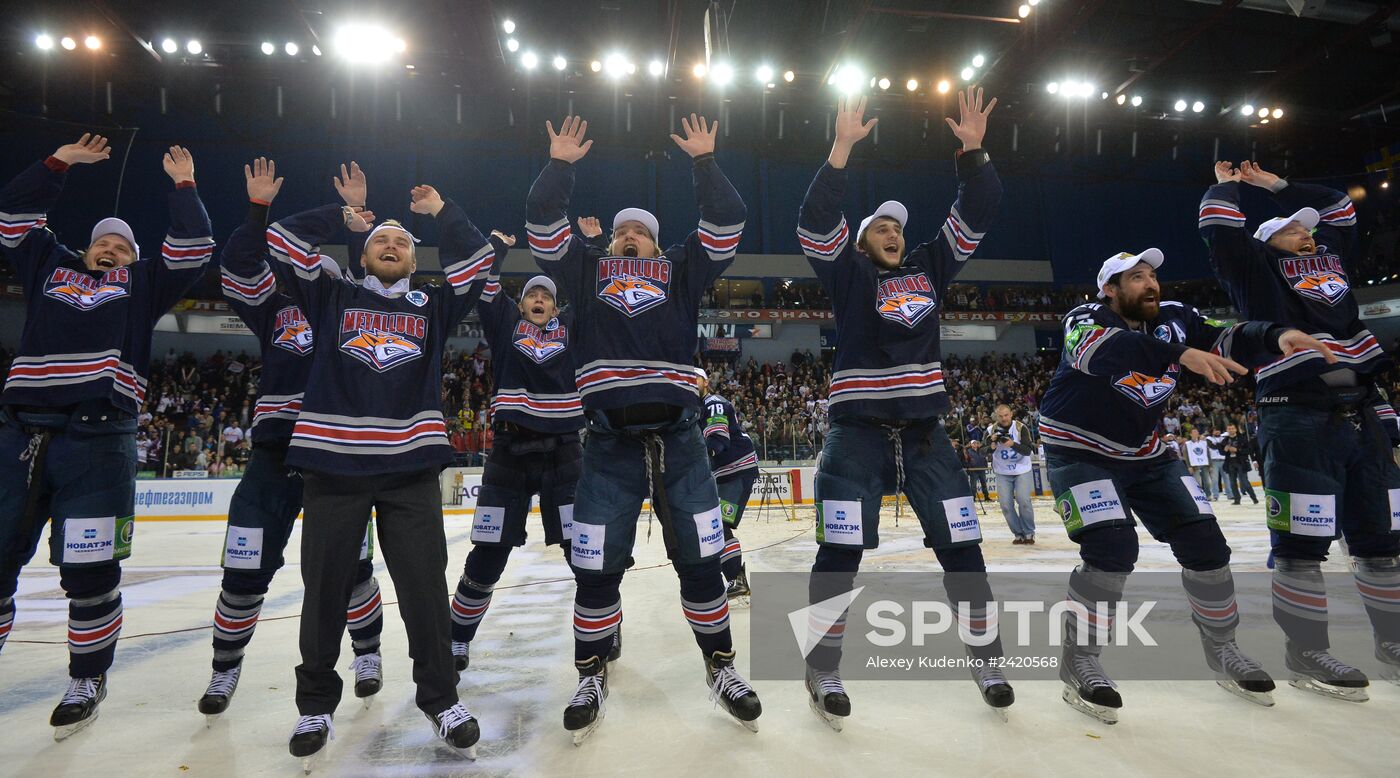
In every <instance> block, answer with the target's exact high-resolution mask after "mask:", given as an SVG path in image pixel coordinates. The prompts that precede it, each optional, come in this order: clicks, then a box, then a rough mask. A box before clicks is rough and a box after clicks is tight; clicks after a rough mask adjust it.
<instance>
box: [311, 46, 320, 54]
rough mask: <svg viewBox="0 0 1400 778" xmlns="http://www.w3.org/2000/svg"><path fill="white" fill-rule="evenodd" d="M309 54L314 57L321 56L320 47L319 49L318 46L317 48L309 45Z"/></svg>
mask: <svg viewBox="0 0 1400 778" xmlns="http://www.w3.org/2000/svg"><path fill="white" fill-rule="evenodd" d="M311 53H312V54H315V55H316V56H318V57H319V56H321V47H320V46H317V45H316V44H314V43H313V44H311Z"/></svg>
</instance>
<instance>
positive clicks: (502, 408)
mask: <svg viewBox="0 0 1400 778" xmlns="http://www.w3.org/2000/svg"><path fill="white" fill-rule="evenodd" d="M491 245H492V247H493V249H494V250H495V252H496V256H499V257H504V256H505V255H506V252H507V251H508V250H509V247H507V246H506V245H505V244H504V243H501V242H499V241H498V240H497V239H496V238H494V237H493V238H491ZM499 279H500V276H499V273H496V272H493V273H492V274H491V275H490V276H489V277H488V278H487V280H486V287H485V289H484V290H483V291H482V294H481V303H480V305H478V306H477V314H478V315H479V316H480V317H481V328H482V331H483V332H484V333H485V335H486V342H487V343H488V344H490V347H491V356H492V357H493V358H492V360H491V373H492V378H493V379H494V381H495V390H496V393H495V395H494V396H492V398H491V418H492V419H494V420H497V421H504V422H509V423H511V424H518V425H520V426H521V427H525V428H528V429H532V430H535V431H537V432H549V433H560V434H564V433H569V432H577V431H578V430H580V429H582V428H583V403H582V402H580V401H579V397H578V390H577V389H575V388H574V365H573V360H572V359H571V358H570V357H571V351H570V343H569V340H570V337H571V333H572V330H573V326H574V322H573V319H574V317H573V311H572V310H571V309H569V308H565V309H562V310H560V311H559V315H558V316H556V317H554V318H553V319H550V320H549V321H548V322H546V323H545V325H544V326H543V327H538V326H535V325H534V324H532V323H531V322H530V320H529V319H526V318H525V317H524V316H522V315H521V314H520V307H519V306H518V305H517V304H516V302H515V301H514V300H512V299H510V298H509V297H507V296H505V295H503V294H501V284H500V280H499Z"/></svg>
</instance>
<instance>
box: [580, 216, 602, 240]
mask: <svg viewBox="0 0 1400 778" xmlns="http://www.w3.org/2000/svg"><path fill="white" fill-rule="evenodd" d="M578 231H579V232H581V233H583V237H585V238H596V237H598V236H599V235H602V234H603V225H602V224H599V223H598V217H597V216H580V217H578Z"/></svg>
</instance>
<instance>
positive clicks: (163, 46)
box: [160, 38, 180, 54]
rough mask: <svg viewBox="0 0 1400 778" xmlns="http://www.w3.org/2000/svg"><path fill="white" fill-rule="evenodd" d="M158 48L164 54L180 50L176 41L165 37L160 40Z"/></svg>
mask: <svg viewBox="0 0 1400 778" xmlns="http://www.w3.org/2000/svg"><path fill="white" fill-rule="evenodd" d="M160 50H161V51H163V52H165V53H166V54H174V53H175V52H177V51H179V50H180V44H178V43H176V42H175V39H174V38H166V39H165V40H163V41H161V42H160Z"/></svg>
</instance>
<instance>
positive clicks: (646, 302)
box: [526, 114, 762, 743]
mask: <svg viewBox="0 0 1400 778" xmlns="http://www.w3.org/2000/svg"><path fill="white" fill-rule="evenodd" d="M546 126H547V128H548V130H549V136H550V146H549V155H550V162H549V164H548V165H546V166H545V169H544V170H543V171H541V172H540V175H539V178H537V179H536V180H535V183H534V185H533V186H532V187H531V188H530V195H529V201H528V218H529V223H528V224H526V231H527V233H528V238H529V242H530V250H531V252H533V253H534V255H535V259H536V261H537V262H538V263H539V265H540V267H541V268H542V269H544V271H545V272H546V273H547V274H548V275H549V276H550V277H551V278H553V279H554V280H555V281H556V282H557V283H558V284H559V286H560V287H562V289H563V291H564V292H565V293H566V294H567V296H568V298H569V300H570V301H571V302H572V304H573V307H574V309H575V310H574V327H575V332H574V335H575V337H576V338H577V339H576V341H575V343H574V345H573V348H574V349H575V353H574V380H575V383H576V384H577V386H578V391H579V395H580V397H581V398H582V401H583V408H584V413H585V415H586V417H587V420H588V445H587V446H586V447H585V448H584V454H583V471H582V474H581V475H580V477H579V483H578V489H577V492H576V494H575V501H574V527H573V544H572V551H571V557H570V563H571V564H572V566H573V568H574V574H575V578H576V579H577V582H578V593H577V595H576V596H575V600H574V663H575V665H576V666H577V668H578V672H579V681H578V687H577V690H576V693H575V694H574V696H573V698H572V699H571V700H570V702H569V705H568V707H567V708H566V709H565V711H564V727H565V728H566V729H568V730H570V731H571V732H574V733H575V734H574V737H575V742H576V743H577V742H580V741H581V740H582V739H583V738H585V737H587V735H588V734H589V733H590V732H592V730H593V728H594V727H596V726H597V724H598V723H599V721H600V720H601V718H600V717H601V715H602V703H603V699H604V698H605V697H606V696H607V693H608V686H607V664H606V662H605V661H604V659H605V657H606V656H607V653H608V651H609V649H610V647H611V645H612V635H613V633H614V631H615V630H616V629H617V626H618V624H620V623H621V620H622V613H621V608H622V605H621V595H620V594H619V593H618V586H619V584H620V583H621V581H622V572H623V570H624V568H625V567H626V564H627V560H628V558H629V556H630V554H631V551H632V544H633V540H634V539H635V536H636V530H637V520H638V517H639V514H640V512H641V507H642V500H643V499H644V498H645V497H646V496H647V495H648V493H650V495H651V504H652V506H653V508H654V510H655V511H656V513H657V516H658V517H659V519H660V522H661V529H662V536H663V538H664V540H665V545H666V553H667V556H668V557H669V558H670V559H671V562H672V564H673V565H674V567H675V570H676V575H677V576H678V577H679V578H680V589H681V606H682V608H683V609H684V611H685V615H686V619H687V620H688V621H689V622H690V627H691V629H692V630H693V631H694V633H695V642H696V644H697V645H699V647H700V651H701V653H702V654H703V655H704V657H705V672H706V675H707V677H708V679H709V681H710V685H711V689H712V692H713V693H714V695H715V696H716V698H717V699H718V700H719V701H721V702H722V703H723V704H724V707H725V709H726V710H727V711H728V712H729V713H730V714H731V715H733V716H734V717H735V718H737V719H738V720H740V721H741V722H743V723H744V724H745V725H746V726H748V727H749V728H750V729H754V730H756V729H757V726H758V725H757V724H756V723H755V720H756V719H757V718H758V716H759V714H760V713H761V712H762V707H761V705H760V704H759V699H758V695H757V694H756V693H755V692H754V690H753V688H752V687H750V686H749V684H748V683H747V682H746V681H745V680H744V679H743V677H742V676H740V675H739V672H738V670H737V669H736V668H735V667H734V657H735V652H734V647H733V640H732V638H731V636H730V630H729V605H728V603H727V602H726V599H725V584H724V576H723V574H722V573H721V572H720V560H719V557H720V552H721V550H722V548H723V544H724V531H723V521H722V519H721V518H720V508H719V496H718V494H717V493H716V491H715V486H714V479H712V478H711V477H710V468H709V461H708V457H706V452H705V443H704V441H703V440H702V435H701V430H700V415H701V408H700V394H699V390H698V386H697V383H698V376H697V375H696V373H695V370H694V368H693V367H691V360H692V358H693V356H694V354H695V347H696V325H697V322H698V319H699V312H700V299H701V296H702V295H703V294H704V292H705V289H706V288H708V287H709V286H710V284H711V283H713V282H714V280H715V279H716V278H718V277H719V276H720V275H721V274H722V273H723V272H724V269H725V268H727V267H728V266H729V264H730V263H731V262H732V261H733V259H734V251H735V248H736V247H737V246H738V243H739V235H740V232H741V231H742V230H743V226H744V214H745V210H744V203H743V201H742V200H740V199H739V193H738V192H736V191H735V190H734V187H733V185H731V184H730V183H729V180H728V179H727V178H725V176H724V174H723V173H722V172H720V169H719V166H718V165H716V164H715V157H714V150H715V136H716V134H717V132H718V128H719V125H718V124H710V123H709V122H707V121H706V120H705V119H703V118H700V117H697V116H695V115H693V114H692V115H691V116H690V118H689V119H682V121H681V126H682V130H683V132H684V137H682V136H679V135H672V136H671V138H672V140H674V141H675V143H676V145H677V146H679V147H680V148H681V150H682V151H684V152H686V153H687V154H688V155H690V156H691V157H692V158H693V160H694V162H693V166H692V171H693V176H694V182H695V198H696V200H697V202H698V204H699V206H700V225H699V229H697V230H696V231H694V232H692V233H690V235H689V236H688V237H687V238H686V240H685V242H684V243H682V244H678V245H675V246H672V247H671V248H670V249H667V250H665V251H662V250H661V244H660V238H661V236H660V230H659V225H658V223H657V220H656V217H655V216H653V215H651V214H650V213H648V212H646V211H644V210H642V209H640V208H627V209H624V210H622V211H619V212H618V213H617V215H616V216H614V217H613V233H612V243H611V244H610V246H609V248H608V250H607V251H606V252H604V251H599V250H597V249H596V248H591V247H588V246H586V245H585V244H584V243H583V242H582V241H580V240H576V239H575V238H574V236H573V235H572V232H571V230H570V227H569V220H568V213H567V211H568V206H569V197H570V195H571V194H572V191H573V184H574V163H576V162H578V161H579V160H580V159H582V158H583V157H584V155H585V154H587V153H588V150H589V149H590V148H591V147H592V146H593V141H591V140H584V136H585V134H586V131H587V128H588V123H587V122H585V121H583V120H582V119H580V118H578V117H573V116H570V117H568V118H567V119H565V120H564V124H563V126H562V127H561V128H560V131H559V132H557V133H556V132H555V131H554V127H553V125H551V124H547V125H546Z"/></svg>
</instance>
